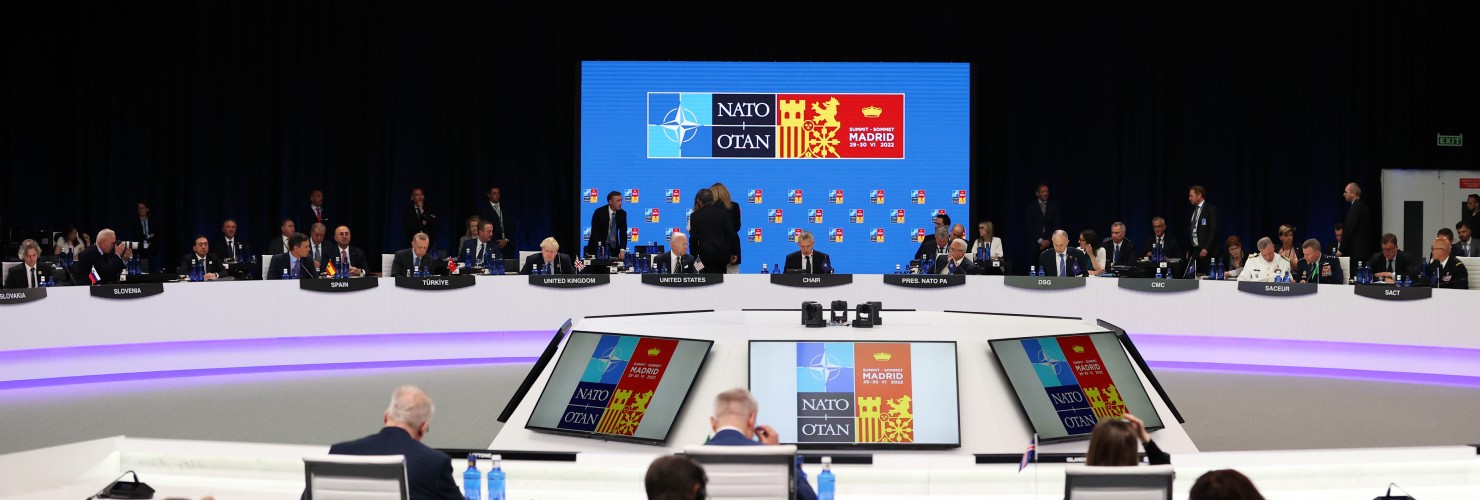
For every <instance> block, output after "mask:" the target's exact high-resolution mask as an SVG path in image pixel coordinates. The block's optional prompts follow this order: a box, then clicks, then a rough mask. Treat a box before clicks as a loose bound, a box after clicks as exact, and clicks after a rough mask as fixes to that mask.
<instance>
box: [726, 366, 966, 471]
mask: <svg viewBox="0 0 1480 500" xmlns="http://www.w3.org/2000/svg"><path fill="white" fill-rule="evenodd" d="M956 373H957V371H956V343H955V342H946V341H934V342H878V341H867V342H864V341H852V342H850V341H841V342H792V341H751V342H750V392H751V394H752V395H754V397H755V399H756V402H757V403H758V404H759V405H760V412H759V414H758V415H757V417H756V421H757V422H770V423H771V425H772V426H773V427H775V428H776V431H777V433H778V434H780V437H781V442H782V443H785V444H796V445H797V446H798V447H799V448H845V447H846V448H913V449H929V448H956V447H959V446H961V428H960V427H961V423H960V408H959V401H958V400H957V396H958V395H957V380H956Z"/></svg>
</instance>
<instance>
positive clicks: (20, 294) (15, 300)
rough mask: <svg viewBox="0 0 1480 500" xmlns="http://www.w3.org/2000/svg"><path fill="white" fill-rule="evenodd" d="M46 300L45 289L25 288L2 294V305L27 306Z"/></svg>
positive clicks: (0, 301)
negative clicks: (28, 303)
mask: <svg viewBox="0 0 1480 500" xmlns="http://www.w3.org/2000/svg"><path fill="white" fill-rule="evenodd" d="M44 298H46V289H45V288H25V289H20V290H6V291H3V292H0V305H6V304H25V303H27V302H35V301H38V300H41V299H44Z"/></svg>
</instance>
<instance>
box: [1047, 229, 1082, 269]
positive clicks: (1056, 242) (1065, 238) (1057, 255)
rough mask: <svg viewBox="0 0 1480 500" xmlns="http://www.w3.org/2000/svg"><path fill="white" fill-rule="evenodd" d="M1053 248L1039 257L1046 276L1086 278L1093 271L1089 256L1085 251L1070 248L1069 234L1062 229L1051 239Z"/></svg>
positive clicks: (1054, 233)
mask: <svg viewBox="0 0 1480 500" xmlns="http://www.w3.org/2000/svg"><path fill="white" fill-rule="evenodd" d="M1049 242H1051V243H1053V246H1052V247H1050V248H1049V249H1048V250H1044V251H1043V253H1041V254H1039V255H1038V265H1039V266H1040V267H1041V268H1042V269H1043V275H1044V276H1084V275H1085V273H1087V272H1089V270H1090V269H1093V266H1094V264H1093V263H1092V262H1090V260H1089V256H1088V255H1085V254H1084V251H1083V250H1080V249H1078V248H1071V247H1070V246H1069V233H1066V232H1064V230H1062V229H1060V230H1057V231H1054V232H1053V236H1052V237H1050V238H1049Z"/></svg>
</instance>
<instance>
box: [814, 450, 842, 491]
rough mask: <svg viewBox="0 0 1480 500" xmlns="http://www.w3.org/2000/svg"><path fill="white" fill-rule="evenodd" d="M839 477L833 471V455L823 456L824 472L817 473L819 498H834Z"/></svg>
mask: <svg viewBox="0 0 1480 500" xmlns="http://www.w3.org/2000/svg"><path fill="white" fill-rule="evenodd" d="M837 486H838V485H837V478H835V477H833V473H832V457H822V473H821V474H818V475H817V500H833V495H834V494H836V492H837Z"/></svg>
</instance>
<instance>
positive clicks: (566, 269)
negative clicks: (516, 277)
mask: <svg viewBox="0 0 1480 500" xmlns="http://www.w3.org/2000/svg"><path fill="white" fill-rule="evenodd" d="M535 266H540V272H539V273H535V272H534V268H535ZM552 270H553V272H552ZM577 271H579V269H577V268H576V267H575V266H574V265H572V264H571V261H570V256H568V255H565V254H562V253H560V243H559V242H556V241H555V238H553V237H552V238H545V241H541V242H540V253H537V254H534V255H531V256H529V258H527V259H524V267H522V268H520V269H519V274H575V273H576V272H577Z"/></svg>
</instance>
